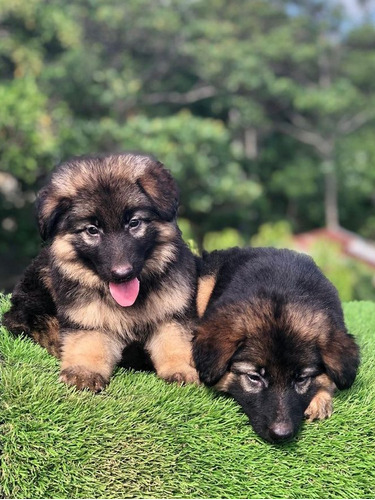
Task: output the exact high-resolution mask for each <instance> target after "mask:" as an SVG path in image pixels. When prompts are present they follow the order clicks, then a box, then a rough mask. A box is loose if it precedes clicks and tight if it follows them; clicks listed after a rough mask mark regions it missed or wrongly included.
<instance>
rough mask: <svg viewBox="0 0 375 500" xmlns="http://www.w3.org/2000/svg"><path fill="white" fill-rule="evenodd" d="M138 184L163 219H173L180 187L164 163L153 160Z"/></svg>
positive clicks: (175, 213)
mask: <svg viewBox="0 0 375 500" xmlns="http://www.w3.org/2000/svg"><path fill="white" fill-rule="evenodd" d="M138 185H139V187H140V188H141V189H142V191H143V192H144V193H145V194H146V195H147V197H148V198H149V199H150V200H151V201H152V203H153V204H154V205H155V207H156V209H157V211H158V213H159V215H160V216H161V217H162V218H163V219H165V220H167V221H171V220H173V219H174V218H175V217H176V215H177V208H178V202H179V191H178V187H177V184H176V182H175V180H174V179H173V177H172V175H171V173H170V172H169V171H168V170H167V169H165V168H164V166H163V164H162V163H160V162H158V161H153V162H152V163H151V164H150V165H149V167H148V168H147V170H146V172H145V174H144V175H143V176H142V177H141V178H140V179H139V180H138Z"/></svg>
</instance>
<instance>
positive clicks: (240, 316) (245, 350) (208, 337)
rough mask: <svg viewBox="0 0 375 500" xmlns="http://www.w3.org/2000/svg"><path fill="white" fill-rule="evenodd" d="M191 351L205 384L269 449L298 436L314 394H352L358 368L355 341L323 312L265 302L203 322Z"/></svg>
mask: <svg viewBox="0 0 375 500" xmlns="http://www.w3.org/2000/svg"><path fill="white" fill-rule="evenodd" d="M193 350H194V359H195V363H196V366H197V370H198V372H199V374H200V377H201V380H202V382H204V383H206V384H207V385H215V384H216V387H217V388H218V389H219V390H223V391H225V392H228V393H230V394H231V395H232V396H233V397H234V398H235V399H236V401H237V402H238V403H239V404H240V405H241V406H242V408H243V409H244V411H245V413H246V414H247V416H248V418H249V420H250V423H251V425H252V426H253V428H254V430H255V431H256V432H257V433H258V434H259V435H260V436H261V437H262V438H263V439H266V440H267V441H270V442H278V441H281V440H285V439H289V438H291V437H293V436H294V435H295V434H296V432H297V430H298V428H299V426H300V424H301V422H302V420H303V418H304V412H305V410H306V409H307V407H308V406H309V404H310V402H311V400H312V399H313V397H314V396H315V395H316V393H317V391H318V390H319V389H322V388H325V387H327V388H328V387H329V386H330V385H332V382H334V384H335V385H336V386H337V387H338V388H339V389H344V388H347V387H350V385H351V384H352V383H353V381H354V378H355V375H356V371H357V368H358V363H359V357H358V347H357V345H356V344H355V342H354V340H353V338H352V337H351V336H350V335H349V334H348V333H347V332H346V331H345V330H343V329H338V328H337V327H336V326H335V325H334V324H333V323H332V321H331V320H330V318H329V317H328V316H327V314H326V313H325V312H324V311H319V310H312V309H309V308H308V307H306V306H303V307H301V305H293V304H287V305H285V306H284V307H283V308H282V310H280V308H279V307H276V305H275V304H273V303H272V301H265V300H262V301H255V302H253V303H250V302H246V303H242V304H241V303H237V304H232V305H228V306H226V307H223V308H221V309H218V310H217V311H216V312H215V314H214V315H208V316H206V317H205V318H204V320H203V321H202V324H201V325H200V326H199V328H198V330H197V333H196V337H195V340H194V347H193ZM331 381H332V382H331Z"/></svg>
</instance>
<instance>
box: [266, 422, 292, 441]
mask: <svg viewBox="0 0 375 500" xmlns="http://www.w3.org/2000/svg"><path fill="white" fill-rule="evenodd" d="M269 434H270V437H271V439H272V440H273V441H282V440H284V439H289V438H291V437H292V436H293V426H292V424H291V423H289V422H275V423H273V424H272V425H271V426H270V427H269Z"/></svg>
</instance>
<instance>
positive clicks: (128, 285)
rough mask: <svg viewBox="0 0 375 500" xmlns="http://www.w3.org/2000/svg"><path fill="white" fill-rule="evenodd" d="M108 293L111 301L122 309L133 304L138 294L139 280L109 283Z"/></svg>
mask: <svg viewBox="0 0 375 500" xmlns="http://www.w3.org/2000/svg"><path fill="white" fill-rule="evenodd" d="M109 291H110V293H111V295H112V297H113V299H114V300H115V301H116V302H117V304H119V305H120V306H122V307H129V306H132V305H133V304H134V302H135V301H136V300H137V297H138V294H139V279H138V278H133V279H131V280H130V281H126V282H125V283H113V282H111V283H109Z"/></svg>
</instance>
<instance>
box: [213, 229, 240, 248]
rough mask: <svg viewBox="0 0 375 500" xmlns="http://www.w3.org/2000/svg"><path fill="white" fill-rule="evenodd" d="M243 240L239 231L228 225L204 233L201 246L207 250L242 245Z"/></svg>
mask: <svg viewBox="0 0 375 500" xmlns="http://www.w3.org/2000/svg"><path fill="white" fill-rule="evenodd" d="M243 245H244V240H243V238H242V236H241V234H240V232H239V231H236V229H232V228H230V227H228V228H226V229H223V230H222V231H211V232H208V233H206V234H205V236H204V239H203V248H204V249H205V250H207V251H208V252H212V251H213V250H222V249H224V248H230V247H242V246H243Z"/></svg>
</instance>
